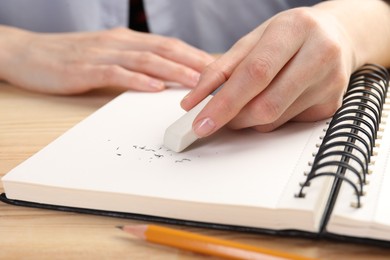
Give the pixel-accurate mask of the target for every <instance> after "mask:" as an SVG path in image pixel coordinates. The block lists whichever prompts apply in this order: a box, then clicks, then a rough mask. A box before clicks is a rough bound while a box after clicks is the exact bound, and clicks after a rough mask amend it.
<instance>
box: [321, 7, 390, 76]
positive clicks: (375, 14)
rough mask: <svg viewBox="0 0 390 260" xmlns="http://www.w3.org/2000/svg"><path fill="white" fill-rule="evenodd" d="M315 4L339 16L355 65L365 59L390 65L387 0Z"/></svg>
mask: <svg viewBox="0 0 390 260" xmlns="http://www.w3.org/2000/svg"><path fill="white" fill-rule="evenodd" d="M314 7H315V8H318V9H322V10H324V11H326V12H328V13H330V14H332V15H333V16H334V17H336V19H337V21H338V23H339V24H340V29H341V30H342V31H343V33H344V34H345V35H346V38H347V39H348V41H347V44H349V45H350V49H351V51H352V53H353V57H354V64H353V69H356V68H357V67H359V66H361V65H363V64H365V63H377V64H381V65H383V66H386V67H390V51H389V46H390V5H389V4H388V3H386V1H383V0H335V1H326V2H322V3H320V4H318V5H316V6H314Z"/></svg>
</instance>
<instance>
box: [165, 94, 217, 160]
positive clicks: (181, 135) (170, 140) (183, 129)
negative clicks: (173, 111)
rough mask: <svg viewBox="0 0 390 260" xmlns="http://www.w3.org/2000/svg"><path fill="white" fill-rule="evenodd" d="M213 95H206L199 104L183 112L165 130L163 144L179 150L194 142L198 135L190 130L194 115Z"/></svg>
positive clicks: (176, 150) (173, 149)
mask: <svg viewBox="0 0 390 260" xmlns="http://www.w3.org/2000/svg"><path fill="white" fill-rule="evenodd" d="M212 97H213V95H208V96H207V97H206V98H205V99H203V100H202V101H201V102H200V103H199V104H197V105H196V106H195V107H193V108H192V109H191V110H190V111H188V112H187V113H185V114H184V115H183V116H182V117H180V118H179V119H178V120H176V121H175V122H174V123H173V124H172V125H170V126H169V127H168V128H167V129H166V130H165V135H164V146H165V147H167V148H168V149H170V150H172V151H174V152H177V153H178V152H181V151H183V150H184V149H186V148H187V147H188V146H190V145H191V144H192V143H193V142H195V141H196V140H197V139H198V137H197V136H196V134H195V133H194V131H193V130H192V123H193V122H194V119H195V117H196V116H197V115H198V114H199V113H200V111H202V109H203V108H204V107H205V106H206V105H207V103H208V102H209V101H210V99H211V98H212Z"/></svg>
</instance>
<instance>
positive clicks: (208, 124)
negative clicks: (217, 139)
mask: <svg viewBox="0 0 390 260" xmlns="http://www.w3.org/2000/svg"><path fill="white" fill-rule="evenodd" d="M214 128H215V123H214V121H213V120H211V119H210V118H209V117H206V118H205V119H203V120H201V121H198V123H196V124H195V126H194V132H195V134H196V135H197V136H198V137H205V136H207V135H209V134H210V133H211V132H212V131H213V130H214Z"/></svg>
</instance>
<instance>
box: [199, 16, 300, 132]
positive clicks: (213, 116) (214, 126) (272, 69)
mask: <svg viewBox="0 0 390 260" xmlns="http://www.w3.org/2000/svg"><path fill="white" fill-rule="evenodd" d="M297 33H298V34H299V32H297V30H295V31H294V30H291V28H290V27H289V26H280V24H279V23H274V24H272V23H271V24H270V25H269V26H267V28H266V29H265V30H264V32H263V34H262V35H261V37H260V39H259V40H258V41H257V42H256V46H255V47H254V48H253V49H252V50H251V51H250V53H249V54H248V55H247V56H246V57H245V58H244V59H243V60H242V61H241V62H240V63H239V64H238V65H237V67H236V68H235V69H234V70H233V72H232V73H231V76H230V77H229V79H228V80H227V81H226V82H225V83H224V87H223V88H222V90H221V91H219V92H218V93H217V94H216V95H215V97H213V98H212V99H211V100H210V102H209V103H208V104H207V105H206V106H205V108H204V109H203V110H202V111H201V112H200V113H199V114H198V116H197V117H196V118H195V120H194V123H193V130H194V132H195V134H196V135H197V136H198V137H205V136H208V135H210V134H212V133H214V132H215V131H217V130H218V129H219V128H221V127H222V126H224V125H225V124H226V123H228V122H229V121H230V120H231V119H232V118H234V117H235V116H236V115H237V114H238V113H239V111H240V110H241V109H242V108H243V107H244V106H245V105H246V104H247V103H248V102H249V101H251V100H252V99H253V98H254V97H255V96H257V95H258V94H259V93H261V92H262V91H263V90H264V89H265V88H266V87H267V86H268V85H269V84H270V82H271V81H272V80H273V78H274V77H275V76H276V75H277V74H278V72H279V71H280V70H281V69H282V68H283V67H284V65H285V64H287V63H288V61H289V60H290V59H291V58H292V57H293V56H294V55H295V53H296V52H297V51H298V50H299V49H300V47H301V46H302V44H303V40H302V38H303V37H299V36H298V35H297ZM300 34H302V33H300ZM291 39H296V40H291ZM217 71H218V70H217ZM217 74H218V73H217ZM210 77H212V76H210ZM205 80H206V79H205ZM199 85H200V84H199Z"/></svg>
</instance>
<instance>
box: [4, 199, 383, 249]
mask: <svg viewBox="0 0 390 260" xmlns="http://www.w3.org/2000/svg"><path fill="white" fill-rule="evenodd" d="M0 201H2V202H4V203H7V204H11V205H14V206H23V207H31V208H41V209H48V210H58V211H64V212H72V213H82V214H90V215H97V216H104V217H114V218H124V219H134V220H140V221H148V222H149V221H150V222H156V223H162V224H169V225H185V226H190V227H199V228H212V229H218V230H225V231H237V232H246V233H254V234H264V235H273V236H275V235H277V236H284V237H300V238H306V239H317V240H319V239H325V240H330V241H340V242H344V243H359V244H367V245H374V246H380V247H386V248H389V247H390V241H384V240H376V239H369V238H359V237H350V236H342V235H336V234H332V233H328V232H326V229H325V230H324V231H323V232H321V233H318V234H316V233H311V232H306V231H301V230H290V229H289V230H272V229H263V228H254V227H244V226H234V225H222V224H216V223H206V222H197V221H188V220H182V219H172V218H164V217H156V216H149V215H142V214H132V213H123V212H114V211H104V210H94V209H85V208H75V207H66V206H57V205H49V204H41V203H35V202H28V201H20V200H12V199H8V198H7V196H6V194H5V193H2V194H1V195H0Z"/></svg>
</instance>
